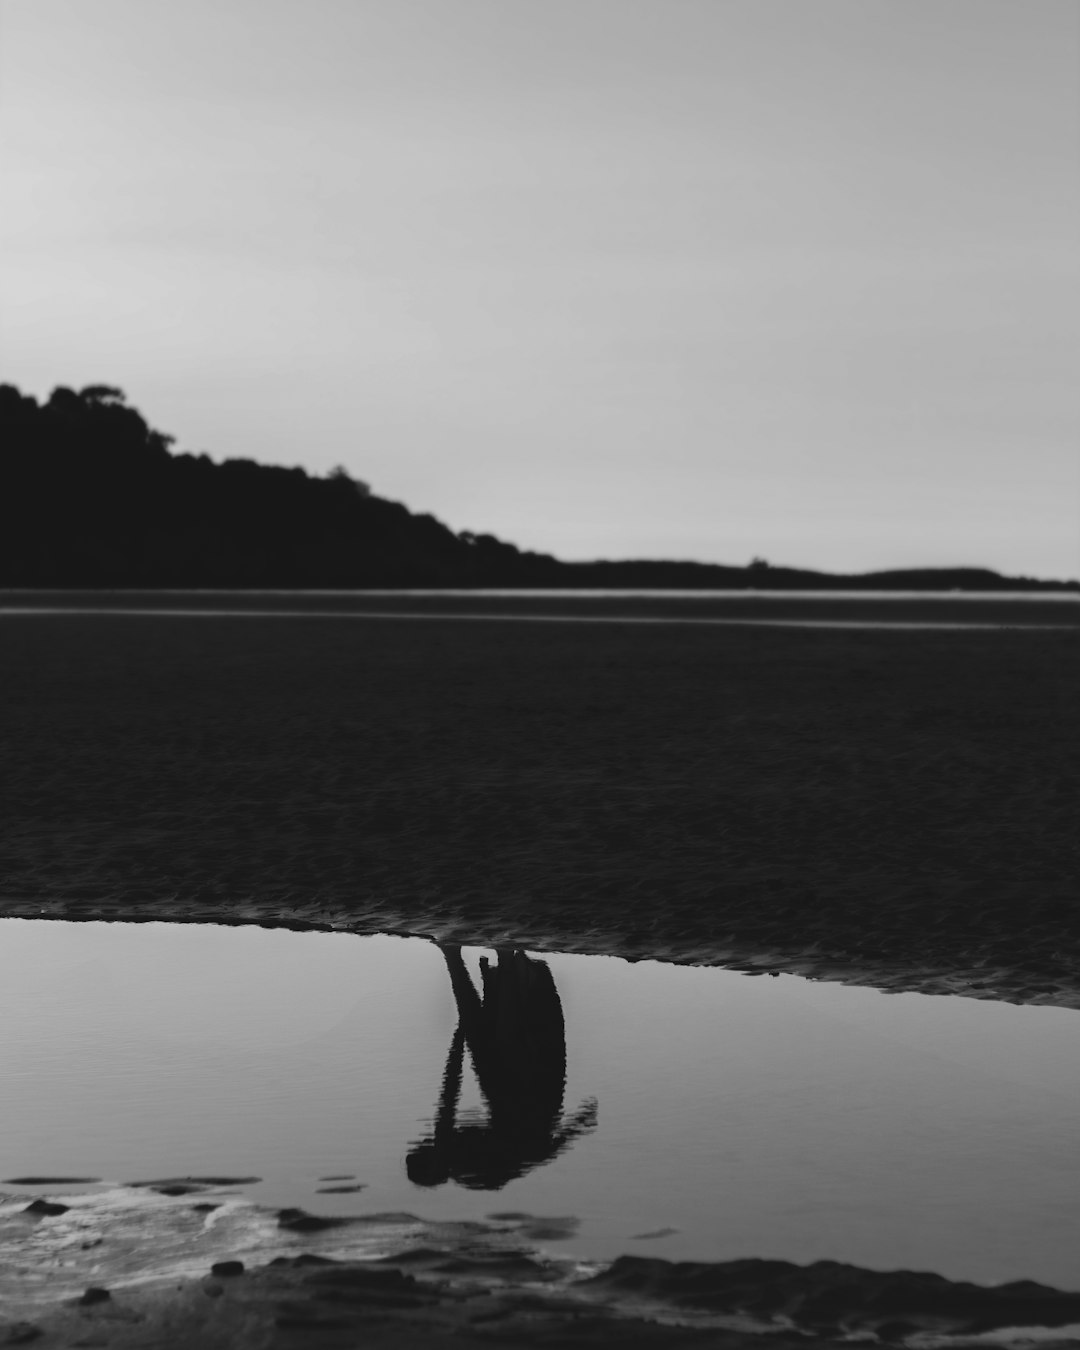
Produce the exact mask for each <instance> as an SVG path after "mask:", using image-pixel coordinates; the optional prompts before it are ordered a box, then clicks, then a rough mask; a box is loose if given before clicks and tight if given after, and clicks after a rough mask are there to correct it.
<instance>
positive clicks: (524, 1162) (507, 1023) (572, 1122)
mask: <svg viewBox="0 0 1080 1350" xmlns="http://www.w3.org/2000/svg"><path fill="white" fill-rule="evenodd" d="M441 951H442V954H443V956H444V957H445V958H446V968H447V970H448V971H449V972H450V982H451V984H452V985H453V989H454V999H455V1001H456V1002H457V1012H458V1024H457V1028H456V1029H455V1031H454V1036H453V1039H452V1041H451V1042H450V1053H449V1055H448V1056H447V1060H446V1069H445V1071H444V1073H443V1083H442V1092H441V1094H440V1096H439V1105H438V1109H437V1111H436V1113H435V1121H434V1129H433V1131H432V1133H431V1134H430V1136H429V1137H428V1138H427V1139H424V1140H422V1141H421V1142H420V1143H418V1144H416V1145H415V1146H414V1147H413V1148H412V1149H411V1150H410V1151H409V1154H408V1157H407V1158H406V1160H405V1167H406V1171H407V1172H408V1175H409V1179H410V1181H412V1182H414V1183H415V1184H416V1185H417V1186H441V1185H442V1184H443V1183H444V1182H446V1181H456V1182H457V1183H458V1184H459V1185H461V1186H468V1187H469V1188H471V1189H472V1190H488V1191H495V1190H499V1189H500V1187H502V1186H505V1185H506V1184H507V1183H508V1182H510V1181H513V1180H515V1179H516V1178H518V1177H522V1176H524V1175H525V1174H526V1172H531V1171H532V1170H533V1169H534V1168H536V1167H540V1166H542V1165H543V1164H544V1163H546V1162H550V1161H551V1159H552V1158H555V1157H557V1156H558V1155H559V1154H560V1153H562V1152H563V1150H564V1149H566V1148H568V1147H569V1146H570V1144H572V1143H573V1141H574V1140H575V1139H576V1138H578V1136H579V1135H582V1134H585V1133H587V1132H588V1131H589V1130H592V1129H593V1128H594V1127H595V1125H596V1102H595V1100H592V1099H590V1100H589V1101H587V1102H585V1104H584V1105H583V1106H581V1107H580V1108H579V1109H578V1110H577V1111H576V1112H574V1114H573V1115H571V1116H567V1117H564V1116H563V1093H564V1091H565V1087H566V1036H565V1032H564V1027H563V1012H562V1004H561V1002H560V1001H559V992H558V990H557V989H556V988H555V981H554V979H553V978H552V975H551V971H550V970H549V969H548V966H547V963H546V962H545V961H540V960H537V959H536V958H535V957H530V956H527V955H526V954H525V953H524V952H523V951H518V950H516V949H514V948H511V947H505V948H500V949H499V952H498V959H497V960H496V961H495V962H494V963H492V962H491V961H489V960H488V959H487V958H486V957H482V958H481V960H480V974H481V980H482V986H483V988H482V993H477V991H476V987H475V986H474V984H473V982H472V978H471V977H470V975H469V972H468V970H467V969H466V967H465V962H464V961H463V960H462V957H461V948H460V947H456V946H442V947H441ZM466 1046H467V1047H468V1050H469V1054H470V1056H471V1057H472V1063H473V1069H474V1071H475V1073H476V1079H477V1082H478V1083H479V1085H480V1091H481V1093H482V1094H483V1096H484V1100H485V1102H486V1104H487V1108H488V1118H487V1120H486V1121H484V1122H483V1123H469V1124H461V1125H459V1124H458V1123H457V1106H458V1097H459V1094H460V1092H461V1074H462V1068H463V1064H464V1058H465V1048H466Z"/></svg>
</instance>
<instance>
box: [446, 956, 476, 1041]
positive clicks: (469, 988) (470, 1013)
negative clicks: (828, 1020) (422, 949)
mask: <svg viewBox="0 0 1080 1350" xmlns="http://www.w3.org/2000/svg"><path fill="white" fill-rule="evenodd" d="M441 951H442V954H443V957H444V959H445V960H446V969H447V970H448V971H449V972H450V983H451V985H452V986H453V990H454V999H455V1001H456V1003H457V1010H458V1017H459V1019H460V1022H461V1026H462V1028H463V1029H464V1032H465V1035H466V1037H468V1039H469V1040H470V1042H471V1041H473V1040H474V1039H475V1038H476V1037H477V1036H478V1035H479V1034H480V1030H481V1027H482V1023H483V1017H482V1014H483V1004H482V1003H481V1001H480V995H479V994H478V993H477V992H476V988H475V986H474V985H473V982H472V979H471V978H470V976H469V972H468V970H467V969H466V967H465V962H464V961H463V960H462V956H461V948H460V947H442V948H441ZM474 1053H475V1049H474Z"/></svg>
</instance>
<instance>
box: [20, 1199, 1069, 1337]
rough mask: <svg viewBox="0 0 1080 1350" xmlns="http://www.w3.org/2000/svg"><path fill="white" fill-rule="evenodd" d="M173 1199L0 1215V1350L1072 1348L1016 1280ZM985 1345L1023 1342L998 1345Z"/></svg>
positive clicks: (1056, 1300)
mask: <svg viewBox="0 0 1080 1350" xmlns="http://www.w3.org/2000/svg"><path fill="white" fill-rule="evenodd" d="M224 1180H225V1179H222V1181H224ZM178 1189H180V1188H179V1187H178V1186H177V1185H176V1184H175V1182H174V1183H173V1184H171V1185H169V1186H168V1187H166V1186H165V1185H164V1184H162V1185H159V1186H155V1185H153V1184H152V1183H144V1185H143V1186H142V1187H140V1188H133V1187H128V1188H118V1189H116V1190H114V1191H113V1192H111V1193H110V1194H108V1195H104V1196H101V1197H93V1196H90V1197H88V1196H82V1197H79V1196H66V1197H65V1199H66V1200H67V1201H68V1204H69V1207H68V1208H67V1209H65V1206H64V1204H63V1203H62V1202H56V1203H54V1204H53V1206H52V1209H53V1211H54V1212H52V1213H43V1212H41V1210H40V1209H39V1210H38V1211H37V1212H31V1211H28V1210H27V1208H26V1206H25V1204H24V1203H23V1201H22V1200H16V1201H15V1202H14V1203H12V1204H9V1205H7V1206H6V1207H3V1208H0V1250H2V1251H4V1254H5V1256H6V1257H8V1250H4V1249H5V1248H8V1249H9V1250H14V1251H15V1253H16V1256H15V1260H14V1261H13V1260H11V1259H10V1257H9V1258H8V1259H7V1260H6V1261H5V1265H4V1273H3V1277H2V1278H0V1296H2V1307H3V1313H2V1319H3V1320H0V1344H3V1345H17V1344H28V1343H30V1342H31V1341H33V1342H35V1343H38V1344H40V1345H41V1346H42V1350H53V1347H56V1348H57V1350H59V1347H65V1348H66V1347H75V1346H89V1345H107V1346H111V1347H132V1350H136V1348H138V1350H141V1348H142V1347H151V1346H153V1347H158V1350H188V1348H189V1347H205V1348H206V1350H216V1348H217V1347H221V1350H249V1348H250V1350H255V1347H259V1348H260V1350H262V1348H264V1347H275V1348H276V1347H282V1348H284V1347H294V1346H295V1347H327V1348H329V1347H343V1348H344V1347H346V1346H355V1345H359V1344H363V1345H364V1346H377V1347H387V1348H388V1350H389V1348H390V1347H394V1348H395V1350H396V1348H397V1347H408V1350H413V1347H417V1350H423V1347H429V1346H430V1347H438V1346H447V1347H450V1346H456V1347H465V1350H468V1348H469V1347H481V1346H494V1347H498V1346H543V1345H550V1346H580V1347H589V1346H597V1347H601V1346H632V1347H638V1346H640V1347H650V1348H652V1347H656V1348H658V1347H673V1348H675V1347H678V1348H679V1350H682V1347H687V1348H688V1350H689V1347H695V1346H700V1347H713V1348H714V1350H746V1348H747V1347H750V1346H760V1345H761V1344H763V1342H762V1340H761V1337H762V1335H763V1334H767V1336H768V1339H767V1341H765V1342H764V1344H766V1345H768V1346H779V1347H788V1346H796V1345H805V1344H806V1343H807V1337H810V1338H812V1340H813V1343H814V1344H816V1345H820V1346H834V1345H840V1344H850V1339H848V1338H850V1337H852V1336H857V1337H860V1338H862V1339H868V1338H869V1339H872V1340H875V1339H876V1340H877V1341H878V1342H880V1341H884V1342H885V1343H892V1344H902V1343H904V1341H905V1339H906V1338H907V1337H910V1336H922V1337H926V1336H929V1337H935V1336H936V1337H946V1338H949V1340H948V1341H947V1342H945V1343H947V1344H950V1345H954V1346H955V1345H961V1344H964V1343H965V1342H966V1341H967V1340H968V1338H971V1337H977V1336H979V1335H981V1334H984V1333H986V1332H991V1331H998V1332H999V1333H1001V1332H1002V1329H1004V1328H1041V1329H1043V1330H1042V1340H1041V1341H1040V1343H1041V1344H1043V1345H1045V1346H1054V1345H1075V1344H1076V1343H1077V1342H1076V1333H1077V1330H1078V1328H1080V1293H1075V1292H1074V1293H1062V1292H1058V1291H1056V1290H1053V1289H1050V1288H1047V1287H1046V1286H1043V1285H1040V1284H1036V1283H1034V1282H1032V1281H1021V1282H1016V1283H1012V1284H1006V1285H1000V1286H997V1287H995V1288H982V1287H979V1286H976V1285H971V1284H962V1283H956V1282H952V1283H951V1282H949V1281H947V1280H943V1279H941V1278H940V1277H939V1276H936V1275H931V1274H924V1273H918V1272H912V1271H895V1272H886V1273H882V1272H875V1271H871V1270H864V1269H860V1268H858V1267H856V1266H850V1265H843V1264H841V1263H839V1262H835V1261H819V1262H816V1263H814V1264H812V1265H809V1266H796V1265H792V1264H790V1263H788V1262H785V1261H762V1260H754V1259H748V1260H740V1261H729V1262H723V1263H719V1264H713V1265H707V1264H702V1263H695V1262H680V1263H673V1262H669V1261H664V1260H660V1259H656V1258H648V1257H620V1258H619V1259H618V1260H617V1261H615V1262H614V1263H612V1264H611V1265H609V1266H607V1267H604V1268H600V1269H589V1268H582V1267H580V1266H575V1265H574V1264H573V1263H572V1262H570V1261H567V1260H565V1259H564V1260H558V1259H554V1258H552V1257H550V1256H548V1255H545V1254H544V1252H543V1251H542V1250H540V1249H538V1248H537V1247H536V1245H535V1241H534V1239H535V1238H536V1237H538V1236H541V1235H542V1233H543V1231H544V1229H545V1225H546V1226H548V1227H550V1226H551V1225H552V1224H554V1225H558V1224H559V1223H562V1222H565V1221H564V1220H559V1219H554V1220H552V1219H546V1220H545V1219H540V1218H536V1217H533V1216H529V1215H523V1214H519V1215H505V1216H501V1217H500V1218H499V1219H494V1218H493V1219H492V1221H490V1222H485V1223H475V1222H474V1223H458V1224H453V1223H426V1222H424V1221H422V1220H419V1219H416V1218H414V1217H413V1216H411V1215H408V1214H381V1215H380V1214H377V1215H368V1216H365V1217H363V1218H358V1219H355V1220H349V1219H338V1220H332V1221H322V1222H320V1221H319V1220H318V1219H317V1218H315V1217H314V1216H311V1215H308V1214H306V1213H304V1212H303V1211H299V1210H290V1211H281V1212H280V1213H279V1214H276V1215H275V1214H270V1213H266V1214H260V1213H258V1212H257V1211H255V1210H254V1209H252V1208H251V1207H248V1208H247V1209H245V1208H244V1207H243V1206H242V1205H241V1206H240V1207H239V1208H237V1207H236V1202H235V1200H233V1199H231V1194H232V1193H230V1192H229V1190H228V1188H227V1187H226V1186H222V1185H204V1186H200V1185H198V1184H191V1185H190V1186H189V1187H188V1188H187V1192H186V1194H183V1195H179V1196H178V1195H176V1192H177V1190H178ZM55 1211H59V1212H55ZM100 1211H104V1213H102V1212H100ZM215 1216H217V1218H216V1219H215ZM20 1228H21V1229H34V1230H36V1231H35V1233H34V1238H33V1239H32V1240H31V1245H32V1247H33V1248H34V1250H33V1252H32V1263H27V1269H26V1270H20V1269H18V1263H19V1255H20V1253H21V1252H23V1253H24V1252H25V1250H26V1238H25V1237H23V1239H22V1241H23V1247H22V1248H19V1247H18V1246H14V1244H15V1243H17V1242H18V1239H19V1234H18V1233H13V1230H18V1229H20ZM387 1248H390V1249H391V1250H390V1251H389V1252H388V1253H387V1251H386V1249H387ZM22 1260H23V1261H24V1262H26V1261H27V1258H26V1256H25V1255H22ZM20 1276H21V1277H22V1278H20ZM998 1343H999V1344H1006V1345H1008V1344H1024V1343H1025V1337H1024V1336H1023V1335H1015V1336H1012V1337H1010V1336H1008V1335H1007V1334H1004V1333H1003V1334H1002V1339H1001V1340H1000V1341H999V1342H998ZM923 1344H924V1345H925V1344H929V1345H934V1344H935V1342H934V1341H933V1340H930V1341H929V1342H926V1341H924V1342H923Z"/></svg>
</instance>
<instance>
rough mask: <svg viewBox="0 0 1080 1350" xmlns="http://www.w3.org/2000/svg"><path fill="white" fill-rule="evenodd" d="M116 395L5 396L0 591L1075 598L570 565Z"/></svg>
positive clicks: (759, 565) (4, 389)
mask: <svg viewBox="0 0 1080 1350" xmlns="http://www.w3.org/2000/svg"><path fill="white" fill-rule="evenodd" d="M172 444H173V438H172V437H171V436H167V435H164V434H163V433H162V432H159V431H155V430H153V429H152V428H151V427H150V426H149V425H148V423H147V422H146V420H145V419H144V418H143V417H142V415H141V414H140V413H139V412H137V411H136V409H134V408H132V407H129V406H128V404H127V401H126V399H125V396H124V394H123V392H122V391H121V390H119V389H116V388H114V387H112V386H111V385H89V386H87V387H86V388H84V389H80V390H78V391H76V390H73V389H68V388H64V387H62V386H61V387H59V388H56V389H54V390H53V392H52V394H51V395H50V396H49V398H48V400H46V401H45V402H43V403H39V402H38V401H37V400H36V399H35V398H34V397H33V396H32V395H29V394H23V393H22V392H21V391H20V390H19V389H18V388H16V387H15V386H14V385H10V384H5V385H0V473H2V480H0V481H2V487H0V502H2V505H0V512H2V528H0V586H6V587H20V586H25V587H87V588H97V587H223V588H224V587H287V588H301V589H302V588H314V587H319V588H324V587H325V588H341V589H347V588H382V587H432V588H438V587H477V588H480V587H521V588H526V587H565V588H575V587H596V588H670V589H686V590H706V589H731V590H736V589H754V590H921V591H942V590H954V589H959V590H965V591H994V590H1009V591H1080V582H1078V581H1042V580H1038V579H1035V578H1031V577H1006V576H1002V575H1000V574H999V573H997V572H994V571H991V570H990V569H988V568H981V567H964V568H919V569H915V570H897V571H887V572H864V573H859V574H857V575H843V574H838V573H830V572H814V571H808V570H805V569H802V568H793V567H780V566H774V565H772V564H771V563H768V562H765V561H764V560H761V559H755V560H754V562H752V563H751V564H750V565H749V566H747V567H729V566H725V565H722V564H719V563H696V562H665V561H662V560H652V559H633V560H627V561H597V562H576V563H568V562H561V561H560V560H559V559H557V558H554V557H552V556H551V555H550V554H546V553H531V552H527V551H524V550H522V549H519V548H517V547H515V545H513V544H509V543H506V542H504V541H503V540H500V539H497V538H495V537H494V535H490V534H474V533H472V532H470V531H461V532H459V533H455V532H454V531H453V530H451V529H449V528H448V527H447V526H446V525H444V524H442V522H441V521H439V520H436V519H435V517H434V516H431V515H425V514H415V513H413V512H412V511H410V510H409V509H408V508H407V507H405V506H403V505H402V504H401V503H400V502H393V501H388V500H386V499H385V498H382V497H378V496H376V495H375V494H374V493H372V492H371V490H370V489H369V488H368V486H367V484H366V483H362V482H359V481H358V480H356V479H354V478H352V477H350V475H349V474H348V473H347V472H346V471H345V470H344V469H335V470H333V471H332V472H331V473H330V474H329V475H328V476H327V477H323V478H320V477H316V476H314V475H312V474H309V473H308V472H307V471H306V470H304V469H300V468H296V469H288V468H281V467H279V466H276V465H268V464H257V463H255V462H254V461H253V460H249V459H230V460H225V461H224V462H223V463H221V464H215V463H214V462H213V461H212V460H211V459H210V458H209V457H208V456H207V455H191V454H177V453H174V452H173V450H172V449H171V446H172Z"/></svg>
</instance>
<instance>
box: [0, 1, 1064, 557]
mask: <svg viewBox="0 0 1080 1350" xmlns="http://www.w3.org/2000/svg"><path fill="white" fill-rule="evenodd" d="M0 15H2V29H0V43H2V61H3V67H2V82H0V99H2V107H0V114H2V121H3V132H4V137H5V159H6V168H5V171H4V176H5V181H6V184H7V186H6V189H5V192H6V194H7V195H8V198H9V200H8V203H7V204H6V205H5V208H4V220H5V223H4V226H3V231H4V235H5V239H4V248H3V259H2V263H0V266H2V269H3V270H2V301H3V309H4V324H3V358H4V361H3V366H4V373H3V378H5V379H7V380H9V381H14V382H15V383H18V384H20V385H21V386H22V387H23V388H25V389H28V390H29V391H31V392H34V393H36V394H38V395H39V396H41V395H44V394H45V393H47V392H48V390H49V389H50V388H52V386H53V385H55V384H60V383H63V384H70V385H75V386H79V385H82V384H87V383H92V382H105V383H111V384H118V385H120V386H121V387H123V388H124V389H126V390H127V392H128V395H129V398H130V399H131V401H132V402H133V403H135V404H136V405H137V406H138V407H139V408H140V410H142V411H143V412H144V413H145V414H146V416H147V417H148V419H149V420H150V421H151V423H152V424H154V425H155V426H158V427H160V428H161V429H162V430H166V431H170V432H172V433H174V434H175V435H176V436H177V438H178V446H179V448H183V449H189V450H205V451H207V452H208V453H210V454H211V455H212V456H214V457H215V458H218V459H221V458H226V457H237V456H247V457H250V458H255V459H260V460H263V461H267V462H275V463H283V464H303V465H305V466H306V467H308V468H309V469H312V470H314V471H317V472H324V471H325V470H326V469H328V468H329V467H330V466H332V465H334V464H336V463H339V462H340V463H343V464H345V465H346V466H347V467H348V468H349V469H350V470H351V471H352V472H353V473H354V474H355V475H356V476H358V477H361V478H364V479H366V480H368V481H369V482H370V483H371V484H372V486H373V488H374V490H375V491H376V492H379V493H380V494H382V495H384V496H389V497H394V498H397V499H399V500H402V501H404V502H406V503H407V504H408V505H409V506H410V507H412V508H414V509H416V510H427V511H433V512H434V513H435V514H436V515H438V516H440V517H441V518H442V519H444V520H445V521H446V522H447V523H448V524H450V525H451V526H452V527H454V528H455V529H475V530H478V531H479V530H488V531H491V532H493V533H496V534H499V535H501V536H503V537H504V538H508V539H511V540H513V541H514V542H516V543H518V544H519V545H521V546H522V547H530V548H536V549H541V550H544V551H550V552H554V553H556V554H558V555H559V556H562V557H566V558H586V557H597V556H608V557H635V556H637V557H641V556H652V557H675V558H699V559H703V560H712V561H720V562H737V563H738V562H745V561H747V560H748V559H749V558H750V557H751V555H754V554H758V555H762V556H765V557H767V558H769V559H770V560H771V561H774V562H786V563H793V564H801V565H806V566H813V567H822V568H828V569H836V570H862V569H869V568H878V567H888V566H915V565H920V564H925V565H951V564H963V563H975V564H986V565H989V566H993V567H997V568H1000V569H1002V570H1004V571H1008V572H1026V573H1029V574H1034V575H1045V576H1063V575H1070V576H1075V575H1077V574H1078V573H1080V556H1078V540H1080V527H1078V486H1080V485H1078V472H1077V441H1078V432H1080V424H1078V404H1077V399H1076V394H1075V386H1076V371H1077V365H1076V362H1077V357H1078V355H1080V343H1078V341H1077V338H1078V332H1077V319H1076V315H1077V306H1076V300H1077V294H1076V274H1077V266H1076V224H1077V219H1078V215H1077V209H1076V208H1077V204H1078V198H1080V183H1078V177H1080V175H1078V170H1077V164H1078V160H1077V151H1078V124H1080V121H1078V116H1077V111H1078V101H1080V100H1078V89H1080V75H1078V61H1077V56H1078V50H1080V46H1078V40H1077V39H1078V31H1080V9H1078V6H1077V4H1076V3H1074V0H183V3H178V2H177V0H2V3H0Z"/></svg>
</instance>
